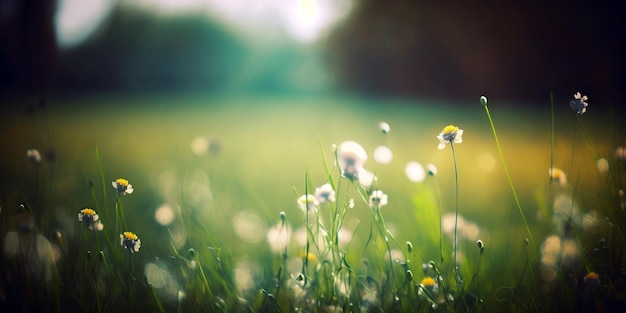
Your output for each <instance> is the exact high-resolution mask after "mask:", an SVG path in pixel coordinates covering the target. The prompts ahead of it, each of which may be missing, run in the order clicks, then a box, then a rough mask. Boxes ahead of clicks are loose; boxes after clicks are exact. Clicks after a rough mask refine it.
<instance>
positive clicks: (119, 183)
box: [111, 178, 133, 195]
mask: <svg viewBox="0 0 626 313" xmlns="http://www.w3.org/2000/svg"><path fill="white" fill-rule="evenodd" d="M111 184H112V185H113V188H115V190H117V192H118V193H119V194H122V195H129V194H131V193H133V185H131V184H129V183H128V180H126V179H124V178H118V179H116V180H115V181H114V182H112V183H111Z"/></svg>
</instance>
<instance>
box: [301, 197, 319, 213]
mask: <svg viewBox="0 0 626 313" xmlns="http://www.w3.org/2000/svg"><path fill="white" fill-rule="evenodd" d="M318 205H319V202H318V201H317V198H316V197H315V196H314V195H302V196H301V197H300V198H298V206H300V210H302V211H304V212H315V211H316V210H317V206H318Z"/></svg>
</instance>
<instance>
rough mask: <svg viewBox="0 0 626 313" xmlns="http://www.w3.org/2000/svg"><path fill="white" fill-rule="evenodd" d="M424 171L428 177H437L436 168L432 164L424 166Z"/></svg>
mask: <svg viewBox="0 0 626 313" xmlns="http://www.w3.org/2000/svg"><path fill="white" fill-rule="evenodd" d="M426 170H427V171H428V175H430V176H436V175H437V167H436V166H435V165H433V164H430V163H429V164H426Z"/></svg>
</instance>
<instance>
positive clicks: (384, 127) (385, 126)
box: [378, 122, 391, 134]
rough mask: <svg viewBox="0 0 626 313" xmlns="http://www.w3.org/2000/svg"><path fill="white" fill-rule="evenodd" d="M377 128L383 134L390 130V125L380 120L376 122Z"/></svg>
mask: <svg viewBox="0 0 626 313" xmlns="http://www.w3.org/2000/svg"><path fill="white" fill-rule="evenodd" d="M378 129H380V131H381V132H382V133H383V134H388V133H389V131H390V130H391V126H389V124H387V123H385V122H380V124H378Z"/></svg>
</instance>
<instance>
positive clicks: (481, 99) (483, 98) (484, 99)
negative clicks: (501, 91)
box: [480, 96, 487, 105]
mask: <svg viewBox="0 0 626 313" xmlns="http://www.w3.org/2000/svg"><path fill="white" fill-rule="evenodd" d="M480 104H482V105H487V97H485V96H480Z"/></svg>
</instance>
